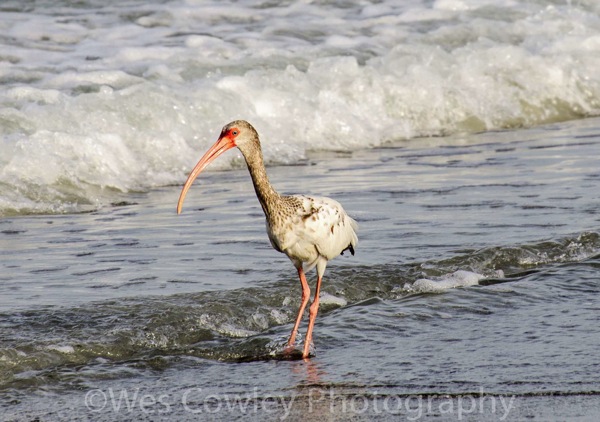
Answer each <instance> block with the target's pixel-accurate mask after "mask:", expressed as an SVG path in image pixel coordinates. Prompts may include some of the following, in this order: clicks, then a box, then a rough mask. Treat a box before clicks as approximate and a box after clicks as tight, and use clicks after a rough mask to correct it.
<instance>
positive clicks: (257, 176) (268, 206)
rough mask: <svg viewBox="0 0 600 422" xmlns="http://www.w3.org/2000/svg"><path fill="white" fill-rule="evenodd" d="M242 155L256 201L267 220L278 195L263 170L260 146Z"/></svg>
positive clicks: (265, 171)
mask: <svg viewBox="0 0 600 422" xmlns="http://www.w3.org/2000/svg"><path fill="white" fill-rule="evenodd" d="M242 155H243V156H244V159H245V160H246V164H247V165H248V170H249V171H250V177H251V178H252V184H253V185H254V190H255V191H256V196H257V197H258V201H259V202H260V205H261V206H262V209H263V212H264V213H265V216H266V217H267V219H268V218H269V217H270V214H271V211H272V210H273V209H274V206H275V203H276V202H277V200H278V199H279V194H278V193H277V191H275V189H274V188H273V186H272V185H271V182H269V178H268V177H267V169H266V168H265V164H264V160H263V155H262V151H261V149H260V146H259V145H256V146H255V147H254V148H251V149H250V150H248V151H242Z"/></svg>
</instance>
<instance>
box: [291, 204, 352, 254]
mask: <svg viewBox="0 0 600 422" xmlns="http://www.w3.org/2000/svg"><path fill="white" fill-rule="evenodd" d="M297 198H298V199H300V201H301V203H302V207H300V208H299V209H298V214H297V218H298V219H299V220H300V221H299V224H296V225H295V227H296V228H297V230H296V236H297V238H298V239H299V240H301V241H302V242H303V243H309V244H312V245H314V247H315V248H316V250H317V252H318V253H319V255H321V256H322V257H324V258H325V259H327V260H330V259H333V258H335V257H336V256H337V255H339V254H340V253H343V251H344V250H346V249H350V251H351V252H352V253H353V254H354V247H355V246H356V244H357V243H358V238H357V236H356V231H357V229H358V224H357V223H356V221H354V220H353V219H352V218H351V217H350V216H349V215H348V214H346V211H344V208H343V207H342V205H341V204H340V203H339V202H337V201H334V200H333V199H331V198H323V197H310V196H297Z"/></svg>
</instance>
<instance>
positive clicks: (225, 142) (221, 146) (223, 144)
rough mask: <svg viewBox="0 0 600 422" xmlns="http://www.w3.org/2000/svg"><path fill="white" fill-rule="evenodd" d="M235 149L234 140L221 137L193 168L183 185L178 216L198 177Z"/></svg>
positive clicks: (178, 205)
mask: <svg viewBox="0 0 600 422" xmlns="http://www.w3.org/2000/svg"><path fill="white" fill-rule="evenodd" d="M233 147H235V142H234V141H233V139H229V138H227V137H225V136H221V137H220V138H219V140H218V141H217V142H215V144H214V145H213V146H212V147H210V149H209V150H208V151H206V153H205V154H204V156H202V158H201V159H200V161H198V164H196V167H194V168H193V170H192V171H191V173H190V175H189V176H188V178H187V180H186V181H185V185H183V189H182V190H181V194H180V195H179V201H178V202H177V214H180V213H181V207H182V206H183V200H184V199H185V195H186V194H187V191H188V190H189V189H190V186H192V183H193V182H194V180H195V179H196V177H198V175H199V174H200V173H201V172H202V170H204V168H205V167H206V166H208V165H209V164H210V163H212V162H213V161H214V160H215V159H216V158H217V157H218V156H219V155H221V154H223V153H224V152H225V151H227V150H229V149H231V148H233Z"/></svg>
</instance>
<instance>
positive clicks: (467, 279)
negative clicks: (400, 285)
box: [405, 270, 485, 293]
mask: <svg viewBox="0 0 600 422" xmlns="http://www.w3.org/2000/svg"><path fill="white" fill-rule="evenodd" d="M484 278H485V276H484V275H482V274H477V273H474V272H471V271H464V270H458V271H455V272H453V273H451V274H446V275H444V276H441V277H435V278H431V279H429V278H420V279H418V280H416V281H415V282H414V283H413V284H412V285H407V286H405V287H406V288H407V289H408V290H410V291H415V292H420V293H440V292H444V291H446V290H448V289H455V288H457V287H468V286H475V285H477V284H479V281H480V280H482V279H484Z"/></svg>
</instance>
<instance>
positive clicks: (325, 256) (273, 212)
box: [177, 120, 358, 358]
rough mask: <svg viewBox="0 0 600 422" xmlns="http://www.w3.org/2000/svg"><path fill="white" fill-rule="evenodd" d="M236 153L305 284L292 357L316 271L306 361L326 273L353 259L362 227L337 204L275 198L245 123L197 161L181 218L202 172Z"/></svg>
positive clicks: (278, 244)
mask: <svg viewBox="0 0 600 422" xmlns="http://www.w3.org/2000/svg"><path fill="white" fill-rule="evenodd" d="M233 147H238V149H239V150H240V151H241V152H242V155H243V156H244V158H245V159H246V164H247V165H248V170H249V171H250V176H251V177H252V183H253V184H254V190H255V191H256V196H257V197H258V201H259V202H260V205H261V206H262V209H263V211H264V213H265V217H266V220H267V221H266V223H267V234H268V235H269V240H270V241H271V245H272V246H273V248H275V250H277V251H279V252H282V253H284V254H286V255H287V256H288V258H289V259H290V260H291V261H292V263H293V264H294V266H295V267H296V270H297V271H298V276H299V277H300V283H301V284H302V302H301V303H300V309H299V311H298V316H297V317H296V322H295V324H294V328H293V329H292V333H291V335H290V339H289V341H288V347H287V348H286V350H288V351H291V350H293V348H294V345H295V341H296V334H297V332H298V327H299V326H300V321H301V320H302V316H303V314H304V310H305V308H306V305H307V303H308V300H309V296H310V288H309V287H308V283H307V282H306V276H305V272H306V271H310V270H311V269H313V268H315V267H316V268H317V285H316V288H315V295H314V299H313V302H312V304H311V306H310V308H309V322H308V329H307V331H306V338H305V339H304V349H303V352H302V357H303V358H308V356H309V351H310V345H311V342H312V331H313V327H314V325H315V319H316V317H317V312H318V309H319V291H320V289H321V281H322V279H323V273H324V272H325V267H326V266H327V262H328V261H329V260H330V259H333V258H335V257H336V256H338V255H339V254H343V253H344V251H345V250H350V253H352V255H354V248H355V247H356V244H357V242H358V238H357V236H356V230H357V228H358V224H357V223H356V221H354V220H353V219H352V218H351V217H350V216H348V214H346V212H345V211H344V209H343V208H342V206H341V205H340V204H339V203H338V202H336V201H334V200H333V199H330V198H317V197H311V196H304V195H291V196H285V195H280V194H279V193H277V192H276V191H275V189H274V188H273V186H271V183H270V182H269V179H268V178H267V172H266V169H265V165H264V162H263V155H262V150H261V147H260V141H259V139H258V133H257V132H256V130H255V129H254V127H252V125H251V124H250V123H248V122H246V121H244V120H236V121H234V122H231V123H229V124H228V125H226V126H225V127H224V128H223V130H222V131H221V135H220V136H219V139H218V140H217V142H216V143H215V144H214V145H213V146H212V147H211V148H210V149H209V150H208V151H207V152H206V153H205V154H204V156H203V157H202V158H201V159H200V161H198V164H196V166H195V167H194V169H193V170H192V171H191V173H190V175H189V176H188V178H187V180H186V182H185V185H184V186H183V189H182V190H181V195H180V196H179V202H178V203H177V214H179V213H180V212H181V206H182V205H183V200H184V199H185V195H186V194H187V191H188V190H189V188H190V186H191V185H192V183H193V182H194V180H195V179H196V177H198V175H199V174H200V172H202V170H204V168H205V167H206V166H208V165H209V164H210V163H211V162H212V161H213V160H215V159H216V158H217V157H218V156H220V155H221V154H223V153H224V152H225V151H227V150H229V149H231V148H233Z"/></svg>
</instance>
